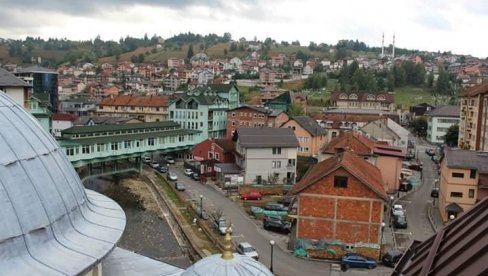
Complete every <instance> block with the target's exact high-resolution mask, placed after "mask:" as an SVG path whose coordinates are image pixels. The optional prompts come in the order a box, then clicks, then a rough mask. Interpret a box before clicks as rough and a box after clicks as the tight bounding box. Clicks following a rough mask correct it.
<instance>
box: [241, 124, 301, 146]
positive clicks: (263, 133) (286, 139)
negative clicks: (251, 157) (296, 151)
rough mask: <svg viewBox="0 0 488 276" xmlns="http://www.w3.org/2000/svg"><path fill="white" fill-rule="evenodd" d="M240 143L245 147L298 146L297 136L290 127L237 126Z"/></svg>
mask: <svg viewBox="0 0 488 276" xmlns="http://www.w3.org/2000/svg"><path fill="white" fill-rule="evenodd" d="M236 132H237V137H238V139H239V141H240V144H241V145H242V146H243V147H245V148H272V147H285V148H295V147H299V146H300V144H299V143H298V140H297V137H296V136H295V133H294V132H293V129H291V128H271V127H260V128H238V129H236Z"/></svg>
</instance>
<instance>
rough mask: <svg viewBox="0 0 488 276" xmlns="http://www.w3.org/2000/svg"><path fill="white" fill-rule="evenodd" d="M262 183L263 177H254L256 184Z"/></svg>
mask: <svg viewBox="0 0 488 276" xmlns="http://www.w3.org/2000/svg"><path fill="white" fill-rule="evenodd" d="M262 181H263V177H262V176H260V175H256V183H257V184H261V182H262Z"/></svg>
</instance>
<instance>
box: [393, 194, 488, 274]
mask: <svg viewBox="0 0 488 276" xmlns="http://www.w3.org/2000/svg"><path fill="white" fill-rule="evenodd" d="M487 244H488V198H485V199H483V200H481V201H480V202H478V203H477V204H476V205H475V206H474V207H473V208H472V209H471V210H469V211H467V212H466V213H464V214H462V215H461V216H460V217H458V218H456V219H455V220H453V221H452V222H451V223H449V224H448V225H446V226H444V228H442V229H441V230H440V231H438V232H437V234H435V235H433V236H432V237H430V238H429V239H427V240H425V241H424V242H420V241H414V242H413V244H412V245H411V246H410V247H409V248H408V249H407V251H406V252H405V254H404V255H403V257H402V259H401V260H400V261H399V262H398V264H397V265H396V267H395V270H394V271H393V273H392V274H391V275H393V276H400V275H405V276H407V275H486V273H487V267H488V266H487V262H488V250H486V247H487Z"/></svg>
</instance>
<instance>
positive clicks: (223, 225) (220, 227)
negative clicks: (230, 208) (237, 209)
mask: <svg viewBox="0 0 488 276" xmlns="http://www.w3.org/2000/svg"><path fill="white" fill-rule="evenodd" d="M214 227H215V229H217V231H219V233H220V234H221V235H225V233H227V221H226V220H225V218H223V217H220V218H217V219H214ZM229 230H230V233H231V234H232V228H231V227H230V226H229Z"/></svg>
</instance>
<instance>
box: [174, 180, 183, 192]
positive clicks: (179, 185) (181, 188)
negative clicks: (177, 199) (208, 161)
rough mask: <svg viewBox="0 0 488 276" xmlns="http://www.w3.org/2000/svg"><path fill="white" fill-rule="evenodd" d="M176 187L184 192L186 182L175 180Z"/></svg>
mask: <svg viewBox="0 0 488 276" xmlns="http://www.w3.org/2000/svg"><path fill="white" fill-rule="evenodd" d="M175 189H176V190H177V191H180V192H183V191H184V190H185V184H183V183H181V182H175Z"/></svg>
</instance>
